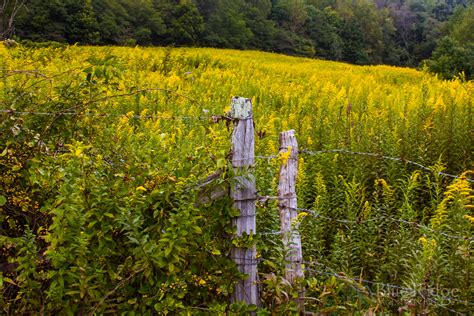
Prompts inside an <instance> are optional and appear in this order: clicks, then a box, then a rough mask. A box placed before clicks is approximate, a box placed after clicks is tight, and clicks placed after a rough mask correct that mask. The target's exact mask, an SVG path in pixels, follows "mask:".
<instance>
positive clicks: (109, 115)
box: [0, 110, 214, 121]
mask: <svg viewBox="0 0 474 316" xmlns="http://www.w3.org/2000/svg"><path fill="white" fill-rule="evenodd" d="M0 113H7V114H17V115H39V116H61V115H66V116H86V117H99V118H102V117H114V118H117V117H130V118H134V119H163V120H199V121H207V120H213V118H214V116H182V115H172V116H168V115H154V114H152V115H138V114H133V115H129V114H110V113H80V112H34V111H16V110H0Z"/></svg>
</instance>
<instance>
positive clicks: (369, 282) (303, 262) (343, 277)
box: [301, 261, 474, 305]
mask: <svg viewBox="0 0 474 316" xmlns="http://www.w3.org/2000/svg"><path fill="white" fill-rule="evenodd" d="M301 263H302V264H310V265H311V264H315V265H320V266H323V267H325V268H326V269H328V270H331V271H332V272H327V271H323V270H318V269H311V268H306V267H305V268H304V270H305V271H309V272H316V273H318V274H321V275H328V276H334V277H336V278H338V279H342V280H352V281H357V282H359V283H366V284H371V285H377V286H381V287H385V288H391V289H397V290H403V291H414V292H416V291H417V289H415V288H409V287H404V286H399V285H394V284H389V283H383V282H378V281H371V280H365V279H362V278H360V277H351V276H346V275H343V274H339V273H337V272H334V269H331V268H330V267H328V266H326V265H324V264H321V263H319V262H316V261H302V262H301ZM432 296H433V297H437V298H440V299H444V300H446V301H452V302H457V303H461V304H466V305H474V302H471V301H466V300H460V299H458V298H455V297H450V296H444V295H441V294H434V295H432Z"/></svg>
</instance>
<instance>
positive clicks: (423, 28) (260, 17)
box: [0, 0, 474, 78]
mask: <svg viewBox="0 0 474 316" xmlns="http://www.w3.org/2000/svg"><path fill="white" fill-rule="evenodd" d="M0 4H3V5H2V7H0V35H1V37H3V38H17V39H22V40H30V41H35V42H37V41H41V42H44V41H56V42H62V43H69V44H73V43H80V44H89V45H91V44H92V45H131V46H132V45H142V46H151V45H153V46H168V45H170V46H208V47H219V48H238V49H257V50H264V51H272V52H278V53H284V54H289V55H298V56H307V57H317V58H324V59H328V60H337V61H345V62H350V63H354V64H390V65H397V66H409V67H417V66H419V65H420V63H422V62H423V61H424V60H428V59H430V58H431V60H428V61H427V62H423V65H424V64H426V65H427V67H428V68H429V69H430V70H432V71H435V72H438V73H440V74H441V77H443V78H451V77H453V76H456V75H458V74H459V72H460V71H464V73H465V74H464V75H465V76H466V77H467V78H472V76H473V73H472V72H473V67H474V66H473V64H472V63H473V61H472V60H473V58H472V56H473V54H474V53H473V37H472V32H470V31H469V30H470V29H472V27H474V26H473V25H472V24H473V21H474V9H473V8H474V7H473V1H472V0H354V1H353V0H350V1H349V0H8V1H7V0H3V1H2V2H0Z"/></svg>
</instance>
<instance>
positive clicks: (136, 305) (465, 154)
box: [0, 46, 474, 315]
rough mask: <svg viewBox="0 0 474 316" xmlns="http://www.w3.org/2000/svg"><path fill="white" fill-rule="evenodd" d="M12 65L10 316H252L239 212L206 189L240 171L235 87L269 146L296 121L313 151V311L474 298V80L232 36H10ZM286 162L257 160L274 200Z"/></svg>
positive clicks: (273, 212) (3, 126)
mask: <svg viewBox="0 0 474 316" xmlns="http://www.w3.org/2000/svg"><path fill="white" fill-rule="evenodd" d="M0 68H1V72H0V77H1V80H0V88H1V89H0V110H1V112H0V136H1V137H0V145H1V146H0V152H1V154H0V170H1V174H2V176H1V178H0V222H1V223H2V224H1V225H2V230H1V233H0V234H1V235H0V247H1V248H0V249H1V253H0V289H1V291H2V293H3V295H2V296H1V297H0V305H1V306H2V313H7V314H9V313H14V312H15V313H18V312H21V313H38V312H41V311H47V312H49V313H59V312H63V313H72V314H79V313H109V312H110V313H117V312H127V313H128V314H130V315H132V314H134V313H135V314H151V313H153V311H158V312H161V313H165V312H169V313H177V312H180V313H198V312H202V313H223V312H225V311H229V310H233V311H235V312H239V311H238V308H239V307H237V306H230V305H229V304H228V297H229V295H230V293H231V292H232V289H233V285H234V283H235V282H236V280H238V278H239V276H238V274H237V273H236V271H237V270H236V267H235V266H234V264H233V263H232V260H231V259H230V258H229V249H230V247H231V245H232V240H231V238H230V236H231V233H232V226H231V221H232V218H233V217H235V216H236V215H238V214H236V211H235V210H233V209H232V207H231V202H230V201H229V200H228V199H224V200H219V201H216V202H214V203H210V204H209V205H197V204H196V203H195V200H196V194H197V193H198V192H196V187H197V183H198V182H199V180H201V179H202V178H204V177H206V176H207V175H209V174H210V173H212V172H214V171H216V170H218V169H221V170H223V171H224V172H223V175H222V178H221V179H220V180H219V181H218V182H219V183H226V182H228V181H229V174H228V173H227V172H226V171H227V169H228V163H227V159H228V154H229V150H230V145H229V139H230V130H229V128H228V127H227V126H226V123H225V122H223V121H219V122H218V123H215V122H214V121H215V120H213V119H212V116H213V115H224V114H225V113H226V112H227V111H228V110H229V105H230V98H231V96H235V95H239V96H244V97H248V98H252V100H253V104H254V119H255V128H256V130H257V134H258V137H257V140H256V154H257V155H258V156H268V157H273V156H276V155H277V154H278V149H279V143H278V134H279V133H280V132H281V131H285V130H288V129H294V130H295V131H296V134H297V137H298V142H299V147H300V149H305V150H306V152H305V153H301V154H300V161H299V165H300V169H299V175H298V186H297V191H298V206H299V207H300V208H306V209H309V210H310V211H306V212H302V213H301V214H300V216H299V221H300V223H299V229H300V232H301V235H302V241H303V256H304V260H305V268H306V274H305V280H303V281H302V284H303V285H304V286H305V287H306V296H307V297H308V299H307V300H306V301H305V303H306V309H307V310H308V311H314V312H327V313H340V312H356V311H369V310H372V311H384V312H396V311H406V312H410V311H411V312H415V313H422V312H436V313H447V312H452V311H453V310H454V311H457V312H468V311H470V310H472V306H473V305H472V304H473V303H472V302H470V300H471V297H473V296H474V287H473V284H474V283H473V282H472V274H473V272H474V270H473V267H474V262H473V259H472V256H471V252H472V249H471V247H472V240H473V236H472V231H473V224H472V222H473V218H474V217H473V216H474V214H472V199H473V197H472V196H473V192H472V180H470V179H471V178H472V171H469V170H472V169H473V158H472V157H473V150H474V137H473V136H474V128H473V122H472V120H473V113H472V112H473V94H474V84H473V83H472V82H471V83H462V82H459V81H440V80H438V79H437V78H435V77H433V76H431V75H428V74H425V73H423V72H419V71H416V70H413V69H405V68H395V67H387V66H368V67H361V66H353V65H348V64H342V63H334V62H328V61H319V60H313V59H304V58H294V57H287V56H282V55H276V54H270V53H261V52H241V51H234V50H215V49H161V48H110V47H76V46H70V47H65V48H43V49H36V50H33V49H27V48H23V47H14V48H5V47H3V46H0ZM382 156H384V157H385V158H383V157H382ZM387 157H392V158H396V159H387ZM280 163H281V160H280V159H278V158H268V159H257V163H256V170H255V173H256V177H257V189H258V191H259V194H261V195H270V196H273V195H276V185H277V181H278V169H279V165H280ZM470 177H471V178H470ZM257 213H258V214H257V215H258V218H257V219H258V221H257V225H258V231H261V232H266V233H265V234H259V235H257V237H256V239H255V240H256V242H257V249H258V255H259V258H260V260H261V262H260V264H259V272H260V280H261V284H260V289H261V303H262V306H261V312H262V314H265V313H270V312H282V313H288V312H290V311H291V310H294V309H295V304H294V302H293V301H292V300H291V299H289V298H290V297H291V295H293V293H295V289H291V288H290V287H289V286H288V285H287V283H286V282H285V280H284V279H283V275H284V274H283V273H282V271H283V268H284V262H283V259H282V258H283V257H284V249H283V248H282V246H281V241H280V240H279V239H280V237H279V235H277V234H272V233H269V232H273V231H277V230H278V229H279V219H278V216H279V215H278V208H277V205H276V203H275V202H268V203H265V204H263V205H260V204H259V207H258V209H257ZM314 214H316V215H317V216H314ZM242 311H243V310H240V312H242Z"/></svg>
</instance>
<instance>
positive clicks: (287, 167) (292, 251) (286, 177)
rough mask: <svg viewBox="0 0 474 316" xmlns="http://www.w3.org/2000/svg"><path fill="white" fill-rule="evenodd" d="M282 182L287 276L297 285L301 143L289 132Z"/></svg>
mask: <svg viewBox="0 0 474 316" xmlns="http://www.w3.org/2000/svg"><path fill="white" fill-rule="evenodd" d="M280 156H281V157H282V160H283V161H282V164H281V166H280V179H279V183H278V208H279V209H280V225H281V233H282V237H283V245H284V246H285V249H286V250H287V253H286V258H285V261H286V262H287V263H286V267H285V277H286V279H287V280H288V281H289V282H290V283H291V284H295V282H297V281H298V280H299V279H302V278H304V274H303V270H302V268H301V263H302V260H303V254H302V250H301V237H300V233H299V232H298V230H297V228H296V227H294V225H295V222H296V220H297V217H298V211H297V207H298V204H297V197H296V177H297V174H298V142H297V140H296V136H295V131H294V130H290V131H286V132H282V133H280ZM303 297H304V289H302V288H301V289H300V293H299V298H300V300H299V307H300V309H302V308H303V306H304V302H303V300H302V298H303Z"/></svg>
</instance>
